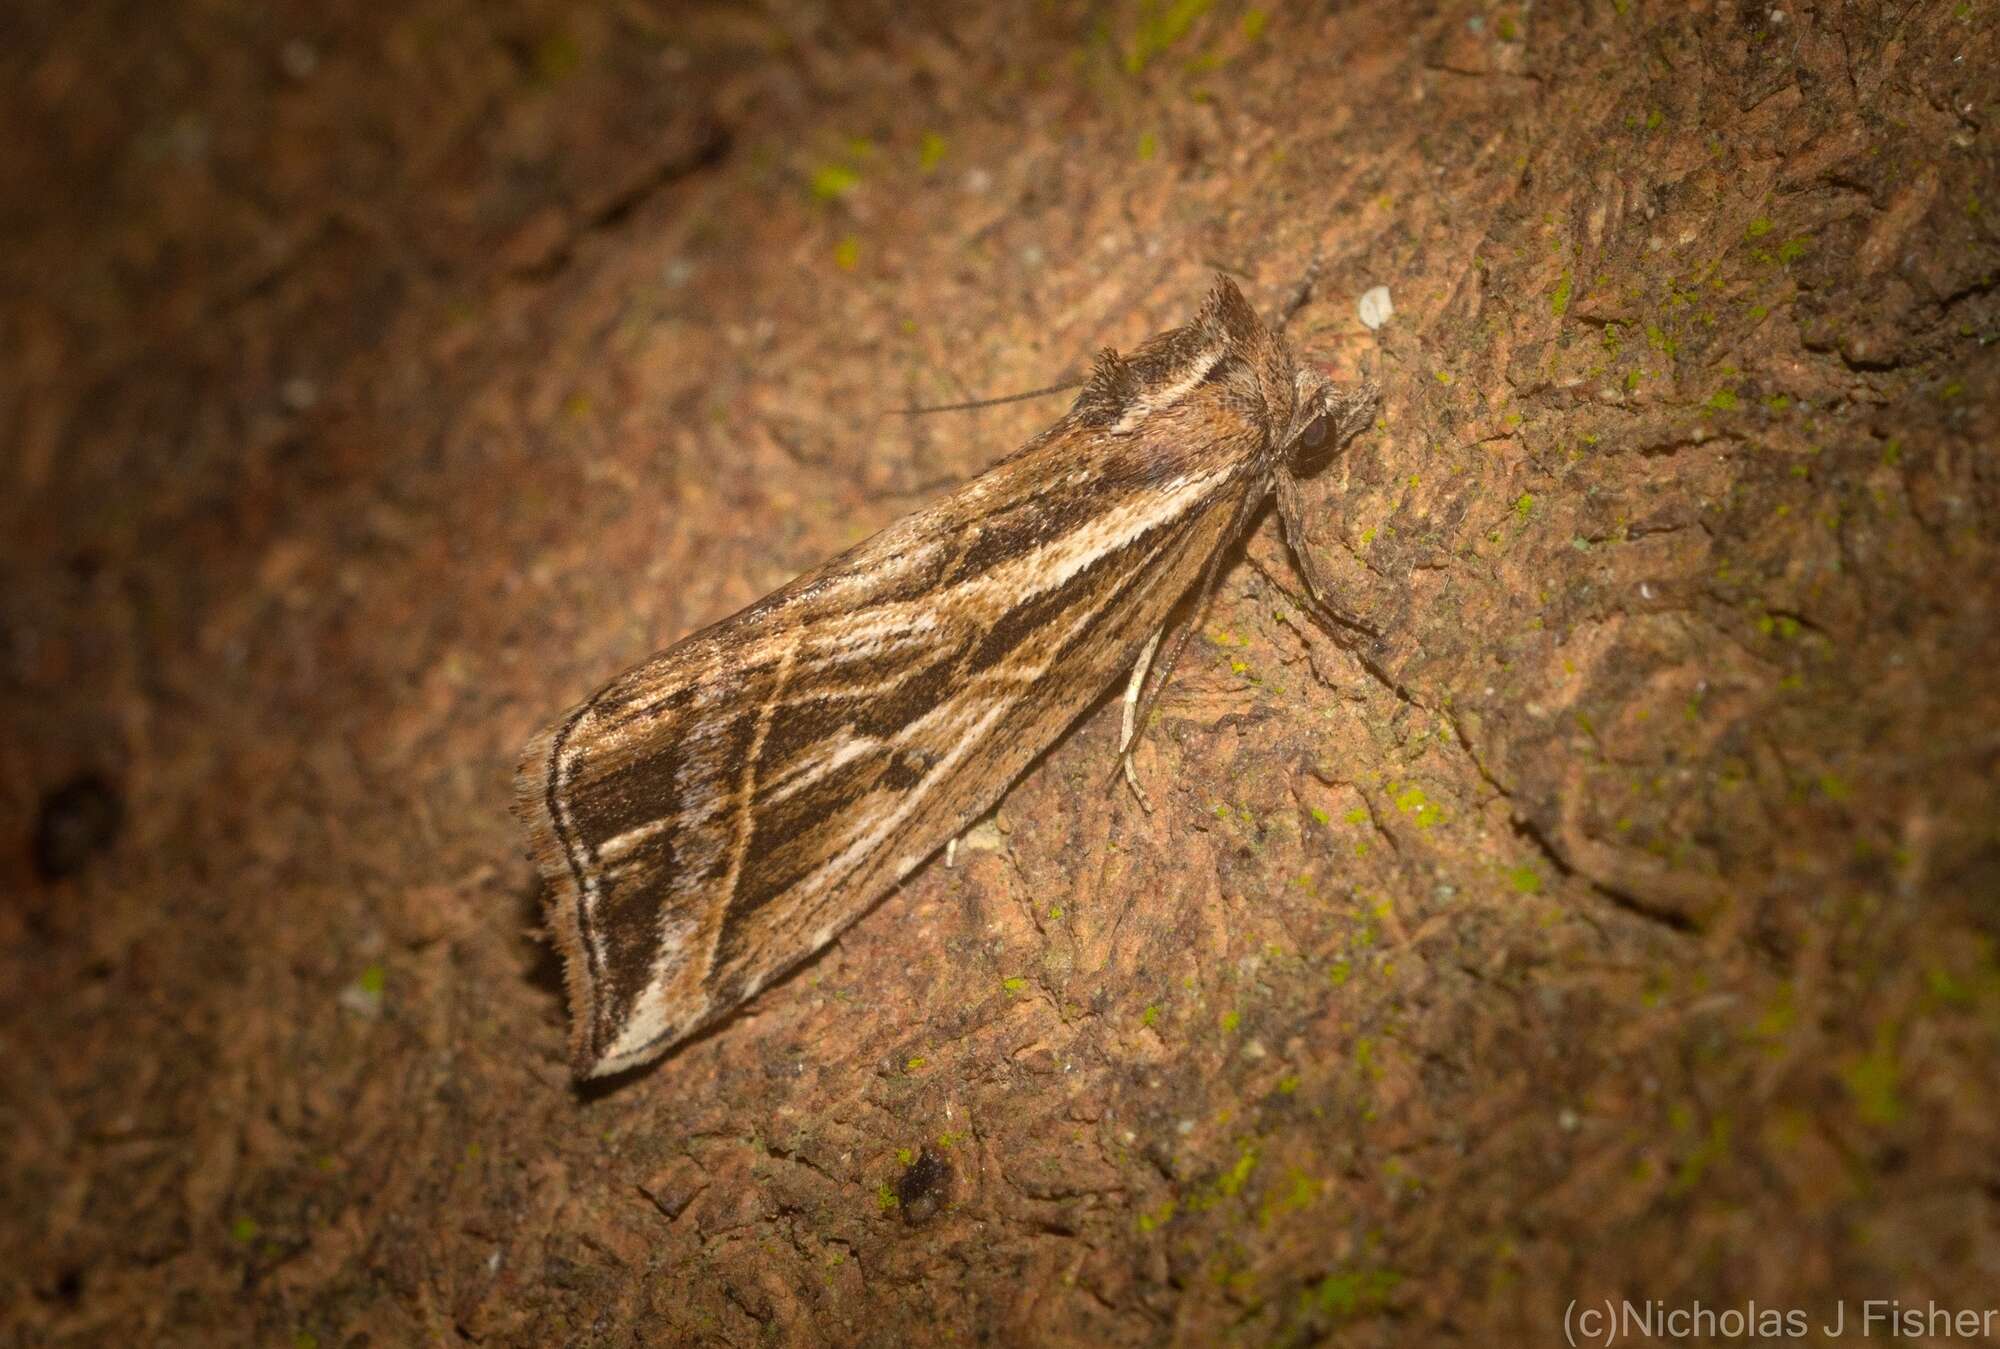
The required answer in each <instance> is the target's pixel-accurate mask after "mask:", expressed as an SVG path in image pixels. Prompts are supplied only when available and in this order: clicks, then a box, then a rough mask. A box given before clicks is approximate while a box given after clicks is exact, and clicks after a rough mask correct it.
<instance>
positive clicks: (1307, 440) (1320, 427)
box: [1299, 412, 1326, 450]
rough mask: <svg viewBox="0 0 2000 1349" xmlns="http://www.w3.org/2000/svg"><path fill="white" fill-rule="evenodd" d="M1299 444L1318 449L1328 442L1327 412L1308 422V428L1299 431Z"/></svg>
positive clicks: (1310, 448)
mask: <svg viewBox="0 0 2000 1349" xmlns="http://www.w3.org/2000/svg"><path fill="white" fill-rule="evenodd" d="M1299 444H1301V445H1303V446H1305V447H1306V448H1307V449H1309V450H1316V449H1318V448H1319V447H1320V446H1322V445H1324V444H1326V414H1325V413H1324V412H1322V413H1320V414H1319V416H1317V417H1315V418H1313V419H1312V420H1311V421H1309V422H1307V423H1306V429H1305V430H1303V431H1301V432H1299Z"/></svg>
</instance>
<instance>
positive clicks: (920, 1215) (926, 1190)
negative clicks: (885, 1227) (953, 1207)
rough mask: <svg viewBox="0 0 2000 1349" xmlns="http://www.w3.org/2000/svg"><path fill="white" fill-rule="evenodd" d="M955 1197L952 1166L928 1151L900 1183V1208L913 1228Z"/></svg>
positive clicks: (925, 1150)
mask: <svg viewBox="0 0 2000 1349" xmlns="http://www.w3.org/2000/svg"><path fill="white" fill-rule="evenodd" d="M950 1198H951V1163H950V1162H948V1161H946V1160H945V1159H944V1158H943V1157H940V1156H939V1155H938V1154H937V1153H935V1152H933V1151H931V1150H930V1149H929V1148H925V1149H924V1150H923V1151H922V1152H919V1153H918V1154H917V1159H916V1160H915V1161H913V1162H911V1163H910V1164H909V1166H908V1167H907V1168H905V1169H904V1171H903V1174H902V1176H901V1178H900V1179H898V1180H897V1181H896V1205H897V1207H898V1208H900V1209H901V1210H902V1213H903V1221H904V1222H906V1223H909V1224H911V1225H912V1226H915V1225H918V1224H921V1223H927V1222H929V1221H930V1220H931V1219H932V1218H934V1217H936V1216H937V1211H938V1210H939V1209H941V1208H943V1207H944V1205H945V1201H946V1200H948V1199H950Z"/></svg>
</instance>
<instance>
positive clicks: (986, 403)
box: [890, 375, 1083, 417]
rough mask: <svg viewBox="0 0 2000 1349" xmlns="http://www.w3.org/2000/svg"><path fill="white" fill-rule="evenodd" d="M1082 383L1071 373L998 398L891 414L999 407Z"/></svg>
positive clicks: (899, 410) (929, 406)
mask: <svg viewBox="0 0 2000 1349" xmlns="http://www.w3.org/2000/svg"><path fill="white" fill-rule="evenodd" d="M1082 383H1083V381H1082V380H1080V379H1078V378H1076V377H1075V376H1074V375H1070V376H1067V377H1065V378H1064V380H1063V382H1062V383H1060V384H1049V385H1044V386H1043V387H1042V388H1039V389H1030V390H1028V391H1027V392H1026V393H1007V394H1001V395H1000V396H999V397H998V398H973V399H968V400H967V401H965V402H963V403H926V404H924V405H923V406H921V407H907V408H897V409H895V410H894V411H893V412H892V413H891V414H890V415H892V416H896V417H921V416H924V415H925V414H927V413H932V412H969V411H971V410H972V409H974V408H992V407H999V406H1000V405H1001V404H1002V403H1025V402H1027V401H1028V400H1029V399H1030V398H1046V397H1048V396H1049V395H1050V394H1052V393H1062V392H1064V391H1065V390H1068V389H1074V388H1076V387H1077V386H1078V385H1080V384H1082Z"/></svg>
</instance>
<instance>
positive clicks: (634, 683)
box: [517, 280, 1327, 1076]
mask: <svg viewBox="0 0 2000 1349" xmlns="http://www.w3.org/2000/svg"><path fill="white" fill-rule="evenodd" d="M1326 397H1327V393H1326V390H1325V386H1324V383H1323V381H1319V380H1318V377H1317V376H1316V375H1312V376H1302V375H1301V372H1300V370H1299V367H1298V365H1297V363H1296V361H1295V360H1294V359H1293V357H1292V354H1291V352H1290V350H1289V348H1287V347H1286V346H1285V344H1284V342H1283V340H1282V339H1281V338H1279V337H1277V336H1276V335H1274V334H1273V333H1271V332H1270V331H1269V330H1268V329H1266V328H1265V326H1264V325H1263V324H1262V322H1261V321H1259V319H1258V318H1257V316H1256V314H1255V312H1254V311H1252V310H1251V308H1250V306H1249V305H1248V304H1247V303H1246V302H1245V301H1244V299H1243V297H1242V296H1241V295H1240V294H1239V293H1238V292H1237V290H1236V288H1235V287H1234V286H1233V285H1231V284H1230V283H1229V282H1228V281H1226V280H1223V281H1219V282H1218V283H1217V285H1216V287H1215V289H1214V291H1213V292H1211V294H1210V295H1209V297H1208V299H1207V301H1206V302H1205V303H1204V305H1203V306H1202V309H1201V311H1200V313H1199V314H1198V315H1197V316H1196V318H1195V319H1194V320H1193V321H1192V322H1191V323H1189V324H1187V325H1186V326H1185V327H1182V328H1178V329H1174V330H1172V331H1170V332H1167V333H1164V334H1162V335H1161V336H1159V337H1157V338H1154V339H1153V340H1152V341H1150V342H1147V343H1146V344H1144V345H1143V346H1141V347H1140V348H1138V349H1137V350H1136V351H1134V352H1133V353H1132V354H1131V355H1130V356H1129V357H1124V358H1120V357H1118V356H1116V355H1114V354H1112V353H1109V352H1107V353H1105V355H1104V356H1103V357H1101V358H1100V359H1099V361H1098V364H1097V367H1096V369H1095V371H1094V372H1093V374H1092V376H1091V379H1090V381H1089V382H1088V384H1086V386H1085V387H1084V389H1083V391H1082V393H1081V394H1080V395H1079V396H1078V397H1077V400H1076V402H1075V404H1074V406H1072V407H1071V409H1070V411H1069V412H1068V414H1067V415H1065V416H1064V417H1063V418H1062V419H1061V420H1060V421H1058V422H1057V423H1056V424H1055V425H1054V426H1052V427H1051V428H1050V429H1049V430H1048V431H1046V432H1044V433H1043V434H1042V435H1040V436H1038V437H1036V438H1035V439H1034V440H1032V441H1030V442H1029V443H1028V444H1027V445H1026V446H1024V447H1023V448H1022V449H1020V450H1019V451H1017V452H1016V453H1014V454H1013V455H1011V456H1009V457H1008V458H1006V459H1005V460H1003V461H1001V462H1000V463H999V464H997V465H995V466H994V467H993V468H992V469H990V470H988V471H987V472H986V473H985V474H983V475H981V476H980V477H978V478H975V479H974V480H972V481H971V482H969V483H967V484H965V486H963V487H961V488H960V489H959V490H958V491H956V492H954V493H953V494H951V495H950V496H948V497H946V498H945V499H943V500H942V501H939V502H937V503H936V504H934V505H932V506H930V507H928V508H926V509H924V510H922V511H919V512H918V513H916V514H915V515H912V516H909V517H908V518H906V519H904V520H902V521H900V522H898V523H897V524H894V525H892V526H890V527H889V528H888V529H886V530H884V531H882V532H881V533H880V534H877V535H875V536H874V537H873V538H871V539H868V540H866V541H865V542H863V543H861V544H859V545H858V546H856V547H855V548H853V549H851V550H849V551H848V552H846V553H843V554H842V555H840V556H839V557H836V558H834V559H833V560H832V561H830V562H827V563H825V564H824V565H822V566H820V567H819V568H817V569H816V570H814V571H811V572H808V573H807V574H806V575H804V576H801V577H799V578H798V579H797V580H795V581H793V582H792V583H791V584H789V585H787V586H785V587H783V588H782V589H780V590H778V591H776V592H775V593H773V594H771V595H769V596H766V597H765V598H764V599H762V600H759V601H758V602H757V603H755V604H753V605H751V606H750V607H749V608H747V609H744V610H742V611H741V612H740V613H737V614H735V615H734V616H732V617H729V618H726V619H723V620H722V621H721V622H719V623H716V624H714V625H712V626H710V627H708V628H704V629H702V630H701V631H699V632H697V633H694V634H693V635H691V636H689V637H687V638H684V639H683V640H681V641H679V642H677V643H675V644H674V645H672V646H670V647H668V648H667V649H666V650H664V651H662V652H660V653H659V654H658V655H656V656H654V657H653V658H652V659H650V660H648V661H647V662H645V663H644V664H643V665H640V666H638V667H637V668H635V669H633V670H630V671H628V672H626V673H625V674H623V675H621V676H619V677H618V678H617V679H614V680H613V681H611V683H609V684H607V685H606V686H605V687H604V688H603V689H601V690H599V691H598V692H597V693H596V694H595V695H593V696H592V697H591V698H590V699H588V700H587V701H585V702H583V703H581V704H579V705H578V706H577V707H575V708H572V709H571V710H570V711H569V712H567V713H565V714H564V715H563V716H562V717H561V718H559V719H558V720H557V721H556V722H554V723H553V724H552V725H550V726H549V727H547V728H546V729H545V730H543V731H542V732H541V733H540V734H539V735H537V736H536V737H535V738H534V740H532V741H531V742H530V743H529V745H528V747H527V749H526V751H525V752H524V755H523V758H522V762H521V767H520V771H519V775H518V778H517V791H518V809H519V812H520V814H521V815H522V817H523V819H524V820H525V821H526V823H527V825H528V829H529V833H530V835H531V837H532V840H533V846H534V853H535V857H536V860H537V863H538V865H539V867H540V869H541V872H542V875H543V876H544V878H545V879H546V881H547V884H548V891H549V893H548V901H547V912H548V922H549V927H550V930H551V932H552V933H553V936H554V939H555V941H556V944H557V946H558V948H559V949H560V951H561V953H562V956H563V966H564V977H565V983H566V985H567V988H568V993H569V1001H570V1010H571V1056H572V1059H573V1061H574V1064H575V1067H576V1071H577V1072H578V1073H579V1074H580V1075H583V1076H598V1075H602V1074H606V1073H613V1072H618V1071H620V1070H622V1069H626V1068H630V1067H633V1066H635V1065H637V1064H640V1063H643V1062H645V1061H646V1060H648V1059H651V1058H654V1057H657V1056H658V1055H660V1054H662V1053H664V1052H665V1051H666V1050H667V1049H669V1048H670V1047H672V1046H673V1045H674V1044H675V1043H677V1042H678V1041H680V1040H682V1039H685V1038H686V1037H687V1036H688V1035H690V1034H692V1033H693V1032H695V1031H696V1030H699V1029H700V1028H702V1027H703V1026H705V1025H708V1024H709V1023H711V1022H713V1021H715V1020H716V1019H717V1018H719V1017H721V1016H723V1015H725V1014H726V1013H727V1012H729V1011H730V1009H732V1008H734V1007H735V1006H737V1005H738V1004H740V1003H741V1002H742V1001H743V1000H744V999H746V998H748V997H750V996H751V995H752V994H754V993H756V992H757V990H758V989H760V988H762V987H763V986H765V985H766V984H768V983H769V982H771V981H772V980H773V979H775V978H777V977H778V976H779V975H781V974H783V973H784V972H785V971H786V970H787V969H789V968H790V967H792V966H793V965H795V964H797V963H798V962H799V961H801V960H803V959H804V958H806V957H807V956H809V955H811V954H812V953H813V952H815V951H817V950H819V949H820V948H821V947H823V946H825V945H826V944H827V943H828V942H830V941H831V940H832V939H833V938H834V936H835V935H836V934H838V933H839V932H840V931H841V930H842V929H843V928H845V927H846V926H847V925H848V924H850V923H852V922H853V921H854V920H855V919H856V918H858V917H860V916H861V915H862V914H863V913H864V912H866V911H867V909H868V908H869V907H870V906H871V905H872V904H874V903H875V901H877V900H878V899H880V898H881V897H882V895H883V894H884V893H885V892H886V891H887V890H888V889H890V888H891V887H892V886H894V885H895V884H896V882H898V881H899V880H901V879H902V878H903V877H904V876H906V875H908V874H909V873H910V872H911V871H912V870H914V869H915V868H916V867H917V866H918V865H919V864H920V863H921V862H923V861H924V859H925V858H927V857H928V856H930V854H931V853H933V852H935V851H936V850H937V849H938V848H940V847H942V846H943V845H944V843H945V842H946V841H947V840H948V839H950V838H952V837H954V836H955V835H956V834H957V833H958V832H959V831H960V830H962V829H963V828H965V827H966V826H967V825H968V824H969V823H971V822H972V821H973V820H974V819H976V818H977V817H978V816H979V815H980V814H981V813H983V812H984V811H986V810H988V809H990V808H991V807H992V805H993V804H994V803H995V802H996V801H997V800H998V799H999V798H1000V796H1001V794H1002V793H1003V792H1005V790H1006V789H1007V787H1008V785H1009V784H1010V783H1012V781H1013V780H1014V778H1015V777H1016V776H1018V775H1019V773H1020V772H1021V771H1022V769H1023V768H1025V767H1026V766H1027V764H1028V763H1029V762H1030V761H1031V760H1032V759H1034V758H1035V756H1036V755H1038V754H1040V753H1041V752H1042V751H1043V750H1044V749H1046V748H1047V747H1048V746H1049V745H1050V744H1051V743H1052V742H1054V741H1055V740H1056V738H1057V737H1059V736H1060V735H1061V734H1062V732H1063V731H1064V730H1065V729H1066V728H1067V727H1068V726H1069V725H1070V723H1071V722H1073V721H1074V720H1075V719H1076V718H1077V717H1078V716H1079V715H1080V714H1081V713H1082V712H1083V711H1084V710H1085V709H1086V708H1088V707H1089V706H1090V705H1091V703H1092V702H1094V701H1095V700H1096V699H1097V697H1098V696H1099V695H1100V694H1101V693H1103V692H1104V691H1105V690H1106V689H1107V688H1109V687H1110V686H1111V685H1112V684H1114V683H1115V682H1116V681H1117V680H1118V679H1119V678H1120V676H1122V675H1124V674H1126V673H1127V672H1128V671H1129V670H1130V669H1131V668H1132V666H1133V663H1134V661H1135V659H1136V657H1137V656H1138V654H1139V652H1140V651H1141V650H1142V649H1143V648H1146V647H1147V645H1148V643H1149V642H1150V641H1153V640H1155V639H1156V637H1157V634H1158V633H1159V631H1160V629H1161V627H1162V626H1163V625H1164V624H1165V622H1166V620H1167V618H1168V615H1169V614H1170V613H1171V612H1172V610H1173V608H1174V605H1175V604H1176V602H1177V601H1179V600H1180V599H1181V598H1182V597H1183V596H1184V595H1185V594H1186V593H1187V592H1188V591H1189V589H1190V588H1191V587H1192V586H1193V585H1194V584H1195V582H1196V580H1197V579H1198V578H1199V577H1200V576H1201V575H1202V574H1203V572H1204V570H1205V569H1206V568H1207V566H1208V564H1209V562H1210V560H1211V559H1213V558H1215V557H1216V556H1217V554H1218V553H1219V552H1220V550H1222V549H1224V548H1226V547H1227V546H1228V545H1229V544H1230V543H1231V542H1232V541H1233V539H1234V536H1235V534H1236V533H1237V532H1239V530H1240V528H1241V525H1242V522H1243V521H1244V520H1245V519H1246V518H1247V517H1248V516H1249V514H1250V508H1251V507H1253V506H1254V505H1255V504H1257V503H1258V502H1260V501H1261V500H1262V499H1263V498H1264V496H1265V495H1266V494H1267V493H1268V491H1269V490H1270V486H1271V481H1272V476H1273V474H1274V473H1280V472H1284V471H1286V469H1285V466H1284V465H1283V464H1282V462H1280V459H1281V456H1282V455H1283V454H1284V453H1286V452H1287V451H1288V450H1289V448H1290V444H1291V441H1292V440H1293V439H1294V438H1295V437H1297V435H1298V434H1299V432H1300V428H1301V427H1302V426H1303V425H1305V424H1306V422H1308V421H1310V420H1311V419H1312V418H1314V417H1317V416H1319V415H1321V413H1322V412H1323V411H1324V409H1323V408H1322V407H1321V406H1320V404H1321V403H1323V402H1324V401H1325V399H1326ZM1302 419H1304V420H1302Z"/></svg>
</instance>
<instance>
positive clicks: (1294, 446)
mask: <svg viewBox="0 0 2000 1349" xmlns="http://www.w3.org/2000/svg"><path fill="white" fill-rule="evenodd" d="M1292 378H1293V382H1294V384H1295V386H1296V396H1295V398H1294V400H1293V404H1292V418H1291V423H1290V425H1289V426H1288V427H1287V428H1286V430H1285V433H1284V435H1283V436H1282V437H1281V438H1280V440H1279V442H1278V443H1279V445H1280V447H1281V450H1282V453H1283V455H1284V456H1285V457H1286V458H1291V457H1295V456H1298V455H1301V454H1305V455H1312V454H1324V453H1329V452H1331V451H1333V450H1337V449H1339V448H1340V447H1341V446H1342V445H1345V444H1346V443H1347V442H1348V440H1349V439H1351V438H1352V437H1353V436H1354V435H1355V434H1356V433H1357V432H1359V431H1360V430H1361V429H1362V428H1363V427H1365V426H1366V425H1368V419H1369V418H1370V417H1372V416H1373V415H1374V414H1375V404H1376V402H1377V400H1378V399H1379V397H1380V395H1379V394H1378V393H1377V392H1376V389H1375V386H1374V385H1372V384H1355V385H1349V386H1347V387H1344V388H1343V387H1341V386H1338V385H1336V384H1334V383H1333V382H1332V381H1331V380H1329V379H1328V378H1327V377H1326V376H1325V375H1323V374H1321V373H1320V372H1319V371H1317V370H1314V369H1311V368H1309V367H1307V366H1303V365H1301V366H1299V367H1297V369H1296V370H1295V371H1294V373H1293V376H1292Z"/></svg>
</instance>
